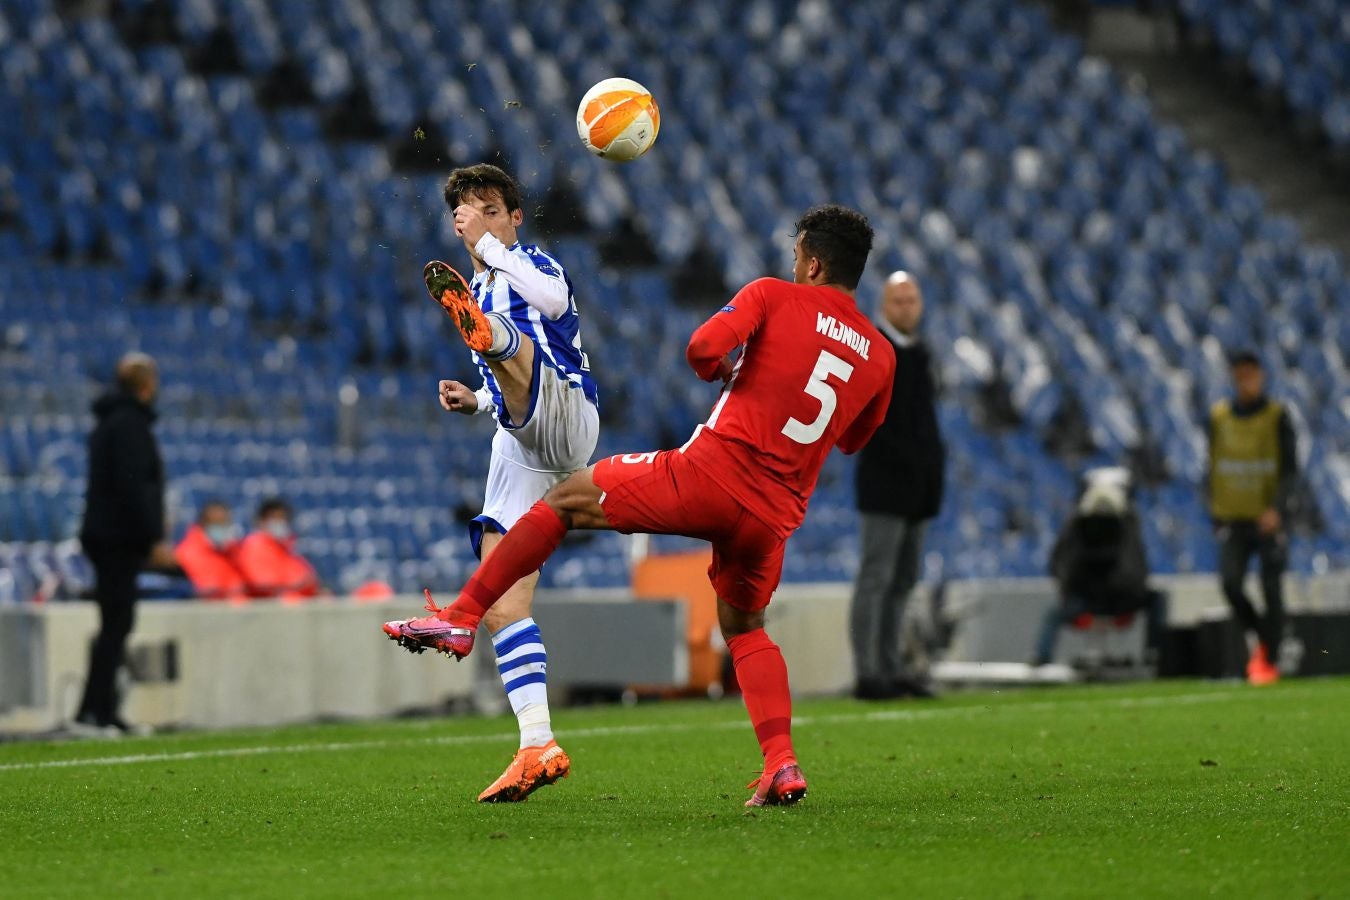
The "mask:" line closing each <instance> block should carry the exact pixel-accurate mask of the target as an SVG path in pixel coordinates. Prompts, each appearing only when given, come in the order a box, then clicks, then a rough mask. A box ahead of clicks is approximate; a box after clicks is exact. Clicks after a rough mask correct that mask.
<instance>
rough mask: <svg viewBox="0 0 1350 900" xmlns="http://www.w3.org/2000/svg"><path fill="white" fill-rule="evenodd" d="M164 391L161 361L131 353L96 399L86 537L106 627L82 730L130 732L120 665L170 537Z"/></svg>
mask: <svg viewBox="0 0 1350 900" xmlns="http://www.w3.org/2000/svg"><path fill="white" fill-rule="evenodd" d="M158 388H159V371H158V368H157V367H156V365H155V361H154V360H153V359H151V358H150V357H149V356H147V355H145V354H144V353H130V354H128V355H126V356H124V357H123V358H122V360H121V361H120V362H119V363H118V364H117V382H116V385H115V386H114V387H113V389H112V390H110V391H109V392H108V393H106V394H104V395H103V396H102V397H99V398H98V400H97V401H95V403H94V415H95V417H96V419H97V422H96V424H95V426H94V431H93V433H92V434H91V435H90V436H89V481H88V485H87V488H86V492H85V509H84V526H83V527H82V528H81V529H80V542H81V543H82V544H83V545H84V552H85V555H86V556H88V557H89V561H90V562H91V563H93V566H94V576H95V586H94V596H95V599H96V600H97V601H98V608H99V620H100V627H99V632H98V637H97V638H96V639H95V641H94V646H93V648H92V651H91V652H90V658H89V677H88V681H87V682H86V683H85V689H84V699H83V700H82V701H81V703H80V710H79V713H78V715H77V716H76V719H75V722H76V726H77V727H78V728H83V729H99V730H101V731H104V732H107V733H113V732H114V731H118V732H125V731H128V730H129V726H128V725H127V724H126V723H125V722H123V721H122V719H121V717H120V716H119V715H118V712H117V691H116V677H117V670H118V668H119V667H120V666H121V665H122V657H123V654H124V653H125V651H126V643H127V636H128V635H129V634H130V633H131V627H132V624H133V620H134V616H135V607H136V575H137V573H138V572H140V570H141V569H142V568H143V567H144V566H145V564H146V563H147V562H148V561H149V559H150V556H151V553H152V551H153V550H155V549H156V548H157V547H160V546H162V542H163V540H164V466H163V463H162V461H161V460H160V455H159V447H158V445H157V444H156V442H155V436H154V434H153V433H152V432H151V430H150V426H151V423H153V422H154V420H155V412H154V410H153V408H152V407H151V403H152V402H153V401H154V398H155V393H156V392H157V390H158Z"/></svg>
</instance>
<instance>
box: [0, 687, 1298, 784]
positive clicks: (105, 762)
mask: <svg viewBox="0 0 1350 900" xmlns="http://www.w3.org/2000/svg"><path fill="white" fill-rule="evenodd" d="M1303 693H1307V691H1297V690H1282V691H1278V692H1276V693H1275V694H1259V693H1254V692H1252V691H1250V690H1235V691H1206V692H1204V693H1196V694H1170V695H1166V696H1162V697H1118V698H1101V699H1090V698H1084V699H1081V700H1067V701H1060V702H1053V701H1044V700H1042V701H1035V702H1032V703H1014V704H1007V705H999V706H995V707H990V706H978V705H977V706H947V707H937V708H917V709H915V708H905V709H879V710H872V711H869V712H858V713H837V714H833V715H824V716H795V717H794V718H793V720H792V724H793V726H794V727H797V728H802V727H812V726H816V725H836V724H845V723H850V722H917V721H923V720H926V719H948V718H974V717H978V716H985V715H990V714H995V713H1013V714H1016V713H1018V712H1046V711H1050V710H1055V709H1062V708H1064V707H1066V706H1095V707H1100V708H1109V709H1132V708H1140V709H1149V708H1153V707H1159V706H1183V705H1190V704H1197V703H1218V702H1222V701H1227V700H1232V699H1235V698H1237V697H1253V696H1278V697H1280V698H1282V699H1283V698H1288V697H1290V696H1293V695H1296V694H1303ZM745 727H747V723H746V721H745V720H744V719H736V720H728V721H717V722H664V723H653V724H650V725H611V726H602V727H596V728H571V729H567V730H565V731H563V732H562V736H563V737H564V738H565V739H568V740H571V739H575V738H588V737H611V736H621V737H622V736H627V735H637V734H652V733H668V732H679V731H703V730H707V729H724V728H745ZM514 737H515V733H514V732H511V733H509V734H508V733H502V734H459V735H456V734H450V735H441V736H438V737H427V738H391V739H387V740H376V741H329V742H325V743H321V744H261V745H255V746H251V747H222V748H219V749H215V750H184V751H181V752H176V753H132V754H126V755H123V756H90V757H81V758H78V759H50V760H42V761H39V762H22V763H4V764H0V772H24V771H32V770H35V769H70V768H81V767H89V766H127V765H134V764H136V763H158V762H190V761H192V760H197V759H225V758H229V757H236V756H270V755H274V754H286V753H345V752H350V751H355V750H383V749H388V748H395V747H425V746H447V745H449V746H453V745H457V744H485V743H497V742H502V741H507V740H511V739H513V738H514Z"/></svg>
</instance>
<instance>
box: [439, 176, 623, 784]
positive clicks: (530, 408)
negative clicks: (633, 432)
mask: <svg viewBox="0 0 1350 900" xmlns="http://www.w3.org/2000/svg"><path fill="white" fill-rule="evenodd" d="M445 202H446V204H447V205H448V206H449V207H450V208H451V209H452V210H453V211H454V217H455V233H456V234H457V235H459V236H460V238H462V239H463V241H464V246H465V247H466V248H467V249H468V251H469V256H470V258H471V259H472V260H473V268H474V276H473V279H472V281H471V282H470V288H471V290H472V292H473V300H474V301H476V307H477V308H474V304H472V303H468V302H467V298H465V302H464V304H463V307H462V309H460V310H459V311H458V312H455V311H453V310H452V318H454V319H456V321H457V323H459V324H460V329H461V333H463V334H464V336H465V339H466V341H469V343H470V346H475V344H479V345H480V346H479V348H478V349H475V352H474V362H476V363H477V365H478V369H479V372H480V373H481V375H482V379H483V383H482V386H481V387H479V388H478V389H477V390H472V389H470V388H469V387H467V386H466V385H464V384H462V383H460V382H458V381H442V382H441V383H440V400H441V405H442V406H443V407H444V408H445V409H446V410H448V411H451V412H461V413H469V414H482V413H491V414H493V415H494V416H495V417H496V419H497V433H496V434H495V435H494V436H493V439H492V459H491V462H490V464H489V468H488V481H487V490H486V492H485V497H484V502H483V513H482V515H480V516H478V517H477V518H476V519H475V520H474V522H473V523H472V525H471V535H470V536H471V538H472V540H473V542H474V548H475V550H476V551H477V552H478V553H479V554H480V556H486V555H487V554H488V553H490V552H491V551H492V549H493V547H495V546H496V544H497V542H498V541H499V540H500V539H501V536H502V535H503V534H505V533H506V531H507V530H508V529H510V528H511V527H513V526H514V525H515V524H516V521H517V520H518V519H519V518H520V517H521V516H523V515H524V514H525V513H526V512H527V511H528V510H529V508H530V507H531V506H532V505H533V504H534V503H535V501H537V500H538V499H539V498H540V497H542V496H543V495H544V494H545V493H546V492H547V491H548V490H549V488H551V487H553V485H555V484H557V483H558V482H559V481H561V480H562V479H564V478H565V477H567V476H568V475H569V474H571V473H572V472H575V471H578V470H580V469H583V468H585V467H586V465H587V464H588V463H589V462H590V457H591V454H592V453H593V452H594V451H595V444H596V439H597V437H598V435H599V428H600V418H599V412H598V399H597V392H596V386H595V381H594V380H593V379H592V378H591V373H590V365H589V363H588V362H587V359H586V354H585V352H584V351H583V350H582V349H581V333H580V320H579V317H578V315H577V304H576V298H575V297H574V296H573V293H572V282H571V280H570V279H568V277H567V273H566V272H565V271H563V268H562V266H561V265H560V264H559V263H558V261H557V260H556V259H554V258H553V257H552V256H550V255H549V254H547V253H545V252H544V251H543V250H541V249H539V248H538V247H536V246H534V245H531V244H524V243H521V242H520V240H519V236H518V235H517V232H516V229H517V228H519V226H520V224H521V222H522V221H523V219H524V214H523V211H522V209H521V200H520V189H519V188H518V187H517V185H516V183H515V181H514V179H512V178H511V177H510V176H509V175H508V174H507V173H505V172H503V171H502V170H501V169H499V168H497V167H496V166H491V165H476V166H469V167H467V168H462V169H456V170H455V171H453V172H452V173H451V174H450V178H449V180H448V181H447V182H446V185H445ZM435 265H436V264H435V263H432V264H429V265H428V271H429V272H430V271H431V269H432V267H433V266H435ZM431 283H432V282H431V280H430V279H429V280H428V284H431ZM438 299H439V298H438ZM480 313H481V314H480ZM466 325H467V330H466ZM475 328H476V329H477V333H475ZM489 328H490V333H491V339H490V341H489V340H488V339H487V331H488V329H489ZM478 338H481V341H478V340H477V339H478ZM538 580H539V573H538V572H535V573H533V574H531V575H530V576H528V577H526V578H523V579H521V580H520V581H519V582H517V583H516V584H515V586H514V587H512V588H511V589H510V591H509V592H508V593H507V595H506V597H504V598H503V599H502V600H501V601H500V602H499V603H498V604H497V605H496V606H494V607H493V610H492V611H493V613H494V615H492V616H490V617H486V618H484V620H483V624H484V625H486V626H487V627H488V629H489V630H490V632H491V633H492V640H493V644H494V646H495V647H496V649H497V654H498V659H497V662H498V669H499V671H500V673H501V677H502V682H503V684H504V685H505V687H506V691H507V696H508V698H509V699H510V701H511V708H512V710H513V711H514V712H515V714H516V717H517V719H518V720H519V723H520V748H521V749H520V751H519V752H518V753H517V755H516V758H515V759H514V760H513V761H512V764H511V766H510V767H509V768H508V769H507V770H506V772H505V773H503V775H502V777H501V778H499V779H498V780H497V781H496V782H495V783H494V784H492V785H491V786H490V787H489V788H488V789H487V790H485V791H484V792H483V794H482V795H481V796H480V797H479V798H478V799H479V800H482V801H488V802H495V801H502V800H507V801H511V800H523V799H525V797H526V796H527V795H528V794H529V793H530V792H531V791H532V790H534V789H535V788H537V787H540V786H542V785H544V784H549V783H552V782H553V781H556V780H557V779H558V778H561V777H563V775H565V774H566V773H567V768H568V761H567V756H566V754H564V753H563V752H562V750H561V748H558V746H557V744H556V743H555V742H554V740H553V732H552V727H551V724H550V720H549V711H548V695H547V692H546V686H545V670H546V667H547V661H546V654H545V651H544V645H543V641H542V639H541V637H540V634H539V628H538V626H537V625H535V623H534V620H533V619H532V618H531V616H530V613H531V605H532V602H533V598H534V587H535V584H536V583H537V582H538Z"/></svg>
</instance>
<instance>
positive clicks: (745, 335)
mask: <svg viewBox="0 0 1350 900" xmlns="http://www.w3.org/2000/svg"><path fill="white" fill-rule="evenodd" d="M772 281H773V279H772V278H760V279H758V280H756V281H752V282H750V283H749V284H747V285H746V286H745V287H743V288H741V289H740V291H738V292H737V294H736V296H735V297H733V298H731V302H730V303H728V304H727V305H726V306H724V307H722V308H721V309H720V310H718V311H717V313H716V314H715V315H713V317H712V318H710V319H709V320H708V321H706V322H704V323H703V324H702V325H700V326H699V327H698V328H697V329H695V331H694V333H693V335H691V336H690V338H689V347H688V348H687V349H686V350H685V359H687V360H688V361H689V367H690V368H692V369H693V370H694V372H695V373H696V374H697V375H698V377H699V378H702V379H703V380H704V381H713V380H714V379H717V378H725V377H726V375H727V373H728V372H730V370H731V362H730V361H729V360H728V359H727V354H728V353H730V352H731V351H732V350H734V349H736V348H737V347H739V346H741V345H742V344H744V343H745V342H746V341H748V340H749V339H750V337H751V336H752V335H753V334H754V333H755V332H756V331H757V330H759V326H760V324H761V323H762V322H763V321H764V294H765V290H764V289H765V285H766V282H767V283H772Z"/></svg>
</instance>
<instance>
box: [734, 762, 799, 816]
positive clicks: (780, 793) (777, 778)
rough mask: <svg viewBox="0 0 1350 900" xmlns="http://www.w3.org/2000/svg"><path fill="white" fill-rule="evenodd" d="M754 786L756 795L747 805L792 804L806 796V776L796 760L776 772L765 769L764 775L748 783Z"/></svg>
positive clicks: (748, 785)
mask: <svg viewBox="0 0 1350 900" xmlns="http://www.w3.org/2000/svg"><path fill="white" fill-rule="evenodd" d="M746 788H754V789H755V793H754V795H753V796H752V797H751V798H750V799H749V800H747V801H745V805H746V806H791V805H792V804H794V803H796V802H797V801H798V800H800V799H802V798H803V797H805V796H806V776H805V775H803V774H802V769H801V766H799V765H797V763H796V762H795V761H793V762H790V763H787V764H786V765H782V766H779V767H778V770H777V771H775V772H769V771H767V770H766V771H765V772H764V774H763V775H761V776H759V777H758V778H756V779H755V780H754V781H752V782H750V783H749V784H747V785H746Z"/></svg>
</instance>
